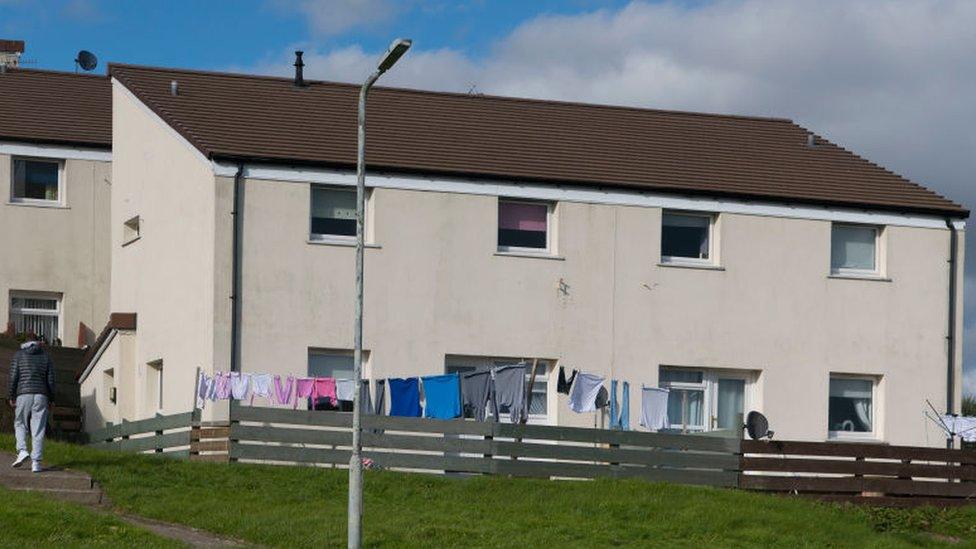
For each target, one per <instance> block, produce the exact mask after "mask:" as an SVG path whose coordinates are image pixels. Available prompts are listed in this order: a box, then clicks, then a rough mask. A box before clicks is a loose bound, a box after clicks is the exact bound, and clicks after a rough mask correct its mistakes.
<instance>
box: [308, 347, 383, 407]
mask: <svg viewBox="0 0 976 549" xmlns="http://www.w3.org/2000/svg"><path fill="white" fill-rule="evenodd" d="M368 356H369V355H368V352H367V351H363V362H366V360H367V357H368ZM352 358H353V351H351V350H344V349H309V350H308V377H331V378H335V379H355V376H354V375H353V374H354V370H355V364H356V363H355V361H353V359H352ZM309 407H314V409H316V410H338V411H340V412H351V411H352V408H353V403H352V402H351V401H346V400H340V401H339V402H338V404H337V405H334V404H332V403H331V402H329V400H328V399H318V400H317V401H316V402H315V403H310V404H309Z"/></svg>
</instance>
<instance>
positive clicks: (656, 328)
mask: <svg viewBox="0 0 976 549" xmlns="http://www.w3.org/2000/svg"><path fill="white" fill-rule="evenodd" d="M109 72H110V75H109V76H110V79H111V102H110V107H109V104H108V102H106V103H105V107H104V108H105V109H108V108H110V109H111V113H110V119H111V123H112V128H111V143H110V145H111V151H112V153H111V155H112V163H111V177H110V178H107V177H106V178H105V179H110V181H111V185H108V184H107V181H106V182H105V183H104V184H105V185H106V188H102V189H101V190H102V191H104V192H106V193H107V194H106V198H105V200H108V205H110V207H109V209H108V212H109V213H108V223H107V227H108V228H107V229H104V235H103V237H102V239H101V240H99V241H98V242H99V244H98V246H102V248H98V247H97V246H96V250H95V251H93V252H92V254H91V257H98V250H101V249H106V250H110V252H109V253H110V256H111V260H110V264H111V285H110V288H109V289H108V291H107V293H106V294H107V295H106V297H105V298H106V299H107V302H108V306H107V307H105V308H104V310H103V311H102V313H101V317H99V318H95V319H93V320H92V321H95V320H101V321H102V324H100V325H99V326H98V327H99V328H102V326H105V328H104V329H103V330H102V331H101V337H99V338H98V339H97V341H96V342H95V343H94V345H93V347H92V351H91V353H90V360H89V361H88V364H87V368H86V369H85V371H84V372H83V373H82V375H81V378H80V379H81V383H82V398H83V402H84V404H85V408H86V423H87V426H88V427H89V428H98V427H102V426H103V425H104V424H105V423H106V422H117V421H120V420H122V419H139V418H143V417H149V416H152V415H154V414H156V413H166V414H169V413H177V412H183V411H187V410H189V409H191V408H192V407H193V401H194V399H193V389H194V383H195V375H196V372H197V369H198V368H200V369H202V370H203V371H204V372H206V373H213V372H214V371H217V370H222V371H228V370H239V371H244V372H268V373H273V374H274V373H278V374H290V375H295V376H306V375H319V376H325V375H333V376H336V377H344V376H347V375H348V374H349V372H351V370H352V358H351V347H352V322H351V321H352V318H353V302H354V285H353V272H354V267H353V264H354V247H353V242H354V237H353V235H354V231H355V229H354V223H353V222H352V221H351V219H352V217H353V211H354V199H353V197H354V183H355V177H354V173H353V169H354V162H355V147H356V141H355V139H356V132H355V123H356V96H357V93H358V87H356V86H351V85H345V84H335V83H325V82H304V83H303V84H301V85H297V84H296V82H294V81H293V80H292V79H287V78H269V77H256V76H246V75H233V74H221V73H209V72H196V71H187V70H173V69H160V68H150V67H139V66H131V65H113V66H111V67H110V71H109ZM27 74H29V75H31V76H29V78H42V77H43V76H41V75H40V73H36V72H33V71H23V72H21V71H14V72H9V73H8V74H6V75H0V86H2V85H3V82H4V79H8V81H9V77H10V76H11V75H14V76H15V77H19V78H24V79H27V78H28V77H27V76H25V75H27ZM18 75H19V76H18ZM64 78H67V77H64ZM85 78H88V77H85ZM85 81H86V82H87V81H88V80H85ZM91 81H92V82H95V81H98V82H104V80H102V79H100V80H95V79H91ZM0 108H4V107H0ZM3 116H12V115H11V114H9V113H5V114H3ZM105 116H106V118H105V119H108V115H107V114H106V115H105ZM31 119H32V117H30V116H26V117H25V118H24V121H23V122H21V124H23V125H24V126H23V127H24V128H25V129H24V130H23V132H22V133H24V134H25V135H26V134H29V133H30V132H31V131H34V130H32V129H31V128H32V126H30V125H29V124H28V122H30V121H31ZM5 126H6V125H5ZM368 128H369V140H368V143H367V165H368V170H369V172H368V178H367V185H368V187H369V194H368V205H367V219H366V225H367V231H366V233H367V241H368V247H367V250H366V258H365V261H366V281H365V283H366V303H365V348H366V350H367V353H366V359H365V360H366V363H365V365H364V366H365V374H366V377H367V378H370V379H380V378H385V377H399V376H412V375H424V374H435V373H443V372H445V371H447V372H450V371H467V370H471V369H479V368H487V367H490V366H492V365H494V364H497V363H499V362H508V361H511V360H518V359H529V360H532V359H537V360H539V361H540V364H542V365H543V366H544V367H543V368H542V370H541V372H540V374H539V375H538V377H537V379H536V382H535V383H534V385H533V391H535V393H536V397H537V398H534V399H533V401H532V408H531V410H530V421H531V422H538V423H547V424H560V425H590V426H594V425H600V424H601V423H600V422H601V421H602V418H601V416H600V415H599V414H575V413H573V412H572V411H570V410H569V408H568V407H567V406H566V403H565V401H564V399H565V397H564V396H563V395H560V394H558V393H557V392H556V387H555V386H556V383H555V381H556V371H557V368H558V367H559V366H564V367H567V368H576V369H580V370H583V371H587V372H592V373H598V374H601V375H605V376H607V377H610V378H616V379H620V380H626V381H629V382H630V383H631V387H632V393H633V390H634V389H635V388H639V387H640V386H641V385H642V384H643V385H648V386H658V385H660V386H666V387H669V388H670V389H671V393H670V402H669V421H670V422H671V424H672V427H673V428H675V429H683V430H689V431H711V430H716V429H728V428H732V429H735V428H737V425H738V424H739V422H740V421H741V414H742V413H744V412H746V411H749V410H759V411H762V412H763V413H765V414H766V415H767V416H768V417H769V419H770V422H771V424H772V427H773V429H775V430H776V433H777V437H782V438H788V439H800V440H827V439H861V440H873V441H878V442H888V443H897V444H921V445H931V446H941V445H943V444H944V443H945V441H944V437H943V436H942V434H941V433H940V432H938V430H937V429H936V428H935V426H934V425H932V424H930V423H927V422H926V421H925V419H924V417H923V413H924V411H925V410H926V406H927V405H926V400H930V401H931V402H932V403H933V404H934V405H935V406H936V407H937V408H939V409H940V410H944V409H946V408H947V407H948V408H949V409H958V407H959V400H960V387H959V385H960V384H959V382H958V380H959V379H960V377H961V375H960V374H961V344H960V341H959V338H960V336H961V322H960V317H961V306H960V305H961V303H962V288H961V282H962V263H963V261H962V249H963V223H964V220H965V219H966V217H967V216H968V212H967V211H966V210H965V209H964V208H962V207H961V206H959V205H957V204H954V203H953V202H951V201H949V200H947V199H945V198H942V197H940V196H938V195H937V194H935V193H933V192H931V191H929V190H927V189H925V188H923V187H920V186H918V185H916V184H914V183H912V182H910V181H908V180H906V179H904V178H902V177H900V176H897V175H895V174H893V173H891V172H889V171H887V170H885V169H883V168H881V167H879V166H876V165H874V164H872V163H870V162H868V161H866V160H864V159H862V158H860V157H858V156H856V155H854V154H852V153H851V152H849V151H847V150H844V149H843V148H841V147H839V146H837V145H835V144H833V143H831V142H829V141H828V140H827V139H825V138H823V137H821V136H818V135H816V134H814V133H812V132H810V131H808V130H806V129H804V128H802V127H799V126H797V125H796V124H794V123H792V122H791V121H789V120H785V119H772V118H758V117H744V116H725V115H712V114H699V113H684V112H670V111H659V110H647V109H635V108H621V107H610V106H597V105H585V104H575V103H560V102H550V101H536V100H522V99H512V98H501V97H488V96H482V95H458V94H448V93H432V92H423V91H413V90H402V89H390V88H378V89H375V90H374V91H373V92H372V95H371V99H370V111H369V115H368ZM104 135H105V138H106V141H105V143H104V144H103V147H104V151H107V150H108V149H109V143H108V140H107V137H108V132H105V134H104ZM4 138H5V139H8V137H4ZM35 142H36V141H35ZM91 145H93V143H88V144H87V145H86V146H91ZM7 150H10V149H7ZM35 152H36V151H35ZM5 154H8V156H10V157H13V158H15V159H16V158H21V157H30V156H32V155H30V154H26V153H24V152H10V153H5ZM33 156H38V155H33ZM40 156H42V157H43V156H44V155H40ZM4 158H7V157H4ZM105 160H107V157H106V158H105ZM5 162H11V160H5ZM63 162H64V164H63V166H64V167H63V170H64V173H67V174H68V177H67V178H65V179H64V181H66V182H67V185H68V187H66V189H67V190H66V191H65V193H64V194H58V195H57V196H58V200H61V197H65V198H67V199H68V200H69V201H71V200H74V197H75V196H77V195H76V193H75V192H74V191H73V190H72V189H71V188H70V186H71V172H72V170H73V168H72V166H73V165H74V164H73V163H72V161H71V160H70V159H64V160H63ZM61 166H62V164H58V169H59V173H61V171H60V170H62V167H61ZM104 166H106V169H107V166H108V165H107V164H104ZM38 169H40V168H38ZM0 173H7V172H5V171H0ZM10 173H11V174H12V175H11V177H14V175H13V174H15V173H19V172H16V170H15V169H13V168H12V169H11V171H10ZM32 173H33V172H32ZM39 173H43V170H42V172H39ZM107 175H108V174H106V176H107ZM37 177H38V178H41V177H42V176H40V175H39V176H37ZM39 180H40V179H39ZM59 181H61V179H59ZM100 181H103V180H100ZM16 185H17V184H14V187H16ZM12 188H13V187H12ZM47 188H48V187H45V189H47ZM59 188H61V187H59ZM38 192H40V191H38ZM46 192H47V191H46V190H45V191H44V193H45V197H44V198H35V199H36V200H48V201H50V199H49V198H47V195H46ZM109 197H110V198H109ZM14 198H15V197H13V196H12V197H11V202H13V203H14V204H10V205H8V206H7V207H6V209H7V210H9V211H15V212H18V215H20V214H21V212H33V213H31V214H30V215H34V216H35V217H33V218H28V217H24V219H22V220H20V221H18V222H17V223H15V224H13V225H12V226H14V225H15V226H16V229H13V228H11V229H5V231H8V230H16V231H22V232H23V231H28V229H25V227H30V228H36V227H38V226H44V224H45V223H48V224H49V223H51V221H50V219H49V218H46V217H41V216H42V215H48V214H50V213H51V212H52V211H53V212H60V213H61V214H63V215H65V216H67V215H74V213H75V209H74V208H72V209H70V210H68V211H64V208H62V209H40V208H35V209H30V210H28V209H27V208H22V207H21V206H20V205H19V204H16V200H15V199H14ZM105 200H100V201H99V202H98V203H99V205H100V206H104V205H105V204H106V202H105ZM68 205H69V206H74V205H73V203H72V202H69V203H68ZM23 215H25V216H27V215H28V213H23ZM96 217H97V216H96ZM0 223H7V221H6V216H5V217H4V219H3V220H0ZM95 226H96V227H100V226H101V225H98V223H97V222H96V223H95ZM37 232H38V231H37V230H36V229H35V230H33V231H32V232H30V235H32V234H36V233H37ZM79 232H80V231H78V230H77V229H75V230H73V231H71V234H70V236H64V237H61V239H60V240H59V239H55V240H53V241H52V242H51V243H46V242H45V243H44V244H43V245H41V246H40V247H41V248H43V249H47V248H45V247H47V246H51V249H52V250H55V251H52V252H51V253H45V257H48V256H54V255H57V254H56V250H58V249H60V248H56V246H60V245H63V239H64V238H77V237H78V236H77V235H78V233H79ZM22 234H23V233H22ZM52 234H53V233H52ZM30 235H29V234H24V239H27V240H29V236H30ZM45 238H47V237H45ZM52 238H53V236H52ZM31 244H33V245H31ZM4 245H5V246H11V245H13V244H11V243H10V239H5V244H4ZM16 245H21V244H16ZM37 248H38V246H37V245H36V243H30V244H27V245H26V247H25V248H22V249H28V250H30V249H37ZM11 254H13V255H16V252H12V251H10V250H8V253H7V254H5V256H6V257H10V256H11ZM50 261H53V260H50ZM4 268H6V269H10V267H8V266H7V263H6V262H5V267H4ZM45 272H46V271H45ZM11 279H12V277H11V275H8V274H6V271H5V272H4V274H3V283H4V284H5V285H8V286H9V287H10V288H11V291H12V290H17V291H20V290H30V291H44V292H52V293H56V292H61V294H62V296H63V297H62V299H63V300H64V303H65V304H66V305H67V303H68V302H69V296H70V295H71V291H70V289H59V287H57V286H56V285H54V284H53V283H50V284H47V285H44V284H33V285H27V284H26V283H25V282H11V283H8V282H7V280H11ZM93 288H95V287H94V286H93ZM11 295H14V294H11ZM92 295H100V294H98V290H97V289H96V291H94V292H93V294H92ZM66 309H67V307H66ZM0 312H2V311H0ZM109 312H111V313H113V314H112V315H111V316H110V317H109V314H108V313H109ZM59 322H63V321H59ZM65 335H68V336H71V335H72V334H71V333H70V332H67V333H66V334H65ZM631 397H632V398H631V406H632V407H633V410H632V411H631V417H638V413H637V409H638V406H639V404H640V402H639V398H638V397H637V395H635V394H632V395H631ZM221 404H223V406H221ZM226 414H227V408H226V403H218V404H217V405H210V406H207V408H206V409H205V419H214V420H219V419H221V418H224V417H226ZM634 423H636V422H634Z"/></svg>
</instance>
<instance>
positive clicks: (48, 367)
mask: <svg viewBox="0 0 976 549" xmlns="http://www.w3.org/2000/svg"><path fill="white" fill-rule="evenodd" d="M7 397H8V402H9V404H10V406H11V407H13V408H14V409H15V413H14V431H15V435H16V439H17V459H16V461H14V463H13V466H14V467H20V466H21V465H23V464H24V462H25V461H27V458H30V459H31V471H33V472H35V473H40V472H41V459H42V458H43V455H44V432H45V429H46V428H47V414H48V407H49V406H50V405H51V404H52V401H53V399H54V363H52V362H51V357H49V356H48V354H47V353H46V352H44V349H43V348H42V347H41V340H40V337H38V336H33V337H32V338H31V341H28V342H27V343H24V344H23V345H21V346H20V350H19V351H17V352H16V353H15V354H14V358H13V360H12V361H11V362H10V383H9V387H8V391H7ZM28 424H29V425H30V435H31V451H30V453H27V434H28V429H27V426H28Z"/></svg>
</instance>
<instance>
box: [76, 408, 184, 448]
mask: <svg viewBox="0 0 976 549" xmlns="http://www.w3.org/2000/svg"><path fill="white" fill-rule="evenodd" d="M194 417H195V414H194V413H193V412H186V413H183V414H173V415H169V416H159V417H154V418H149V419H141V420H139V421H127V422H124V423H120V424H118V425H112V426H111V427H106V428H104V429H97V430H95V431H92V432H90V433H89V438H90V440H92V441H103V440H109V439H114V438H119V437H122V436H133V435H140V434H143V433H153V432H156V431H167V430H171V429H180V428H188V427H190V426H191V424H192V422H193V419H194Z"/></svg>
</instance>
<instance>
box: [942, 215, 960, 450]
mask: <svg viewBox="0 0 976 549" xmlns="http://www.w3.org/2000/svg"><path fill="white" fill-rule="evenodd" d="M945 222H946V227H947V228H948V229H949V320H948V334H947V335H946V351H947V357H946V414H953V413H955V396H956V391H955V383H956V293H957V289H956V265H957V264H958V262H959V251H958V248H959V244H958V243H959V235H958V232H957V230H956V226H955V225H954V224H953V223H952V219H951V218H948V217H947V218H946V220H945ZM953 442H954V440H953V437H952V436H950V437H949V438H948V440H946V447H948V448H952V446H953Z"/></svg>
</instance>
